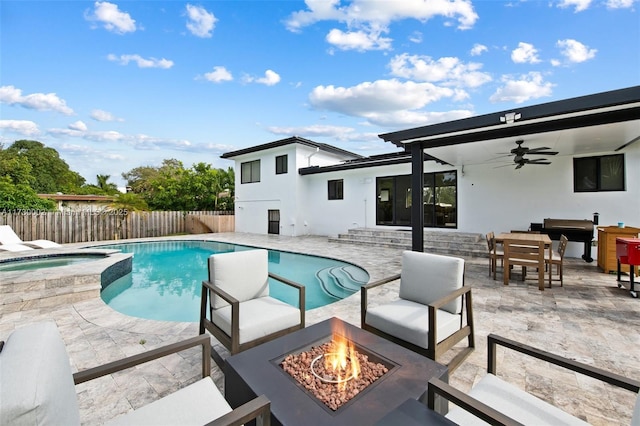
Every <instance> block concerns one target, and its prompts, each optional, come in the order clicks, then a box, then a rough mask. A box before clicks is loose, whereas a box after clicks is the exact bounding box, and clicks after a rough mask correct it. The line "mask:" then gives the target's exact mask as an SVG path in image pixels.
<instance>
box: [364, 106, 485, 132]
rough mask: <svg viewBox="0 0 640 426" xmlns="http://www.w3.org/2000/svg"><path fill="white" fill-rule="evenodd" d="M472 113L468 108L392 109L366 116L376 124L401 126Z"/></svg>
mask: <svg viewBox="0 0 640 426" xmlns="http://www.w3.org/2000/svg"><path fill="white" fill-rule="evenodd" d="M472 115H473V111H468V110H451V111H446V112H432V111H394V112H391V113H384V114H381V113H372V114H370V115H369V116H368V117H367V118H368V120H369V122H370V123H372V124H375V125H377V126H384V127H391V128H402V127H417V126H427V125H429V124H435V123H443V122H446V121H453V120H460V119H463V118H467V117H471V116H472Z"/></svg>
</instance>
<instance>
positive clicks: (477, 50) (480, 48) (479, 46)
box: [470, 43, 489, 56]
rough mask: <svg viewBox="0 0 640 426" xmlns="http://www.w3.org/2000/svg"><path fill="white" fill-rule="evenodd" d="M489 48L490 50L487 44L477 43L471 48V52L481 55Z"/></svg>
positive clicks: (473, 54) (472, 54)
mask: <svg viewBox="0 0 640 426" xmlns="http://www.w3.org/2000/svg"><path fill="white" fill-rule="evenodd" d="M488 50H489V48H488V47H487V46H485V45H484V44H479V43H476V44H474V45H473V47H472V48H471V52H470V53H471V56H480V55H482V54H483V53H484V52H487V51H488Z"/></svg>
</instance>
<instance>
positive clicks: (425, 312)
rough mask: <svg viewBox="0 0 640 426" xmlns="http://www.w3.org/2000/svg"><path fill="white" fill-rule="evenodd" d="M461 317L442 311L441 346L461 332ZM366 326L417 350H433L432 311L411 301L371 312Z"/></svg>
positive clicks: (439, 316) (438, 313) (439, 315)
mask: <svg viewBox="0 0 640 426" xmlns="http://www.w3.org/2000/svg"><path fill="white" fill-rule="evenodd" d="M460 320H461V315H458V314H452V313H449V312H447V311H443V310H441V309H438V310H437V311H436V322H437V324H438V336H437V340H438V342H441V341H442V340H444V339H446V338H447V337H449V336H451V335H452V334H453V333H455V332H456V331H458V330H459V329H460ZM365 322H366V323H367V324H369V325H370V326H372V327H375V328H377V329H378V330H381V331H384V332H385V333H387V334H390V335H392V336H394V337H397V338H399V339H402V340H405V341H407V342H411V343H413V344H414V345H416V346H420V347H421V348H425V349H427V348H428V347H429V308H428V307H427V306H425V305H422V304H420V303H415V302H411V301H410V300H404V299H398V300H394V301H393V302H390V303H385V304H384V305H380V306H375V307H372V308H369V309H367V316H366V318H365Z"/></svg>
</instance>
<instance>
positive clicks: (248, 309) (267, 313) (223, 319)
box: [212, 296, 300, 344]
mask: <svg viewBox="0 0 640 426" xmlns="http://www.w3.org/2000/svg"><path fill="white" fill-rule="evenodd" d="M212 322H213V323H214V324H215V325H217V326H218V327H220V328H221V329H222V331H224V332H225V333H226V334H227V335H229V336H231V305H227V306H225V307H223V308H220V309H215V310H214V311H213V318H212ZM298 324H300V309H298V308H296V307H294V306H291V305H288V304H286V303H284V302H282V301H280V300H277V299H274V298H272V297H269V296H267V297H260V298H258V299H253V300H249V301H246V302H242V303H240V327H239V328H240V338H239V340H240V344H243V343H246V342H250V341H252V340H255V339H258V338H260V337H264V336H267V335H269V334H272V333H275V332H277V331H280V330H284V329H286V328H289V327H293V326H295V325H298Z"/></svg>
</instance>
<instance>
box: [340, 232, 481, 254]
mask: <svg viewBox="0 0 640 426" xmlns="http://www.w3.org/2000/svg"><path fill="white" fill-rule="evenodd" d="M329 241H332V242H339V243H346V244H358V245H367V246H381V247H389V248H398V249H402V250H410V249H411V247H412V241H411V231H410V230H407V231H405V230H384V229H382V230H379V229H372V228H354V229H350V230H349V231H348V233H347V234H340V235H338V237H337V238H329ZM424 251H425V252H428V253H438V254H450V255H455V256H465V257H487V255H488V254H487V242H486V239H485V236H484V235H483V234H476V233H468V232H452V231H425V232H424Z"/></svg>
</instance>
